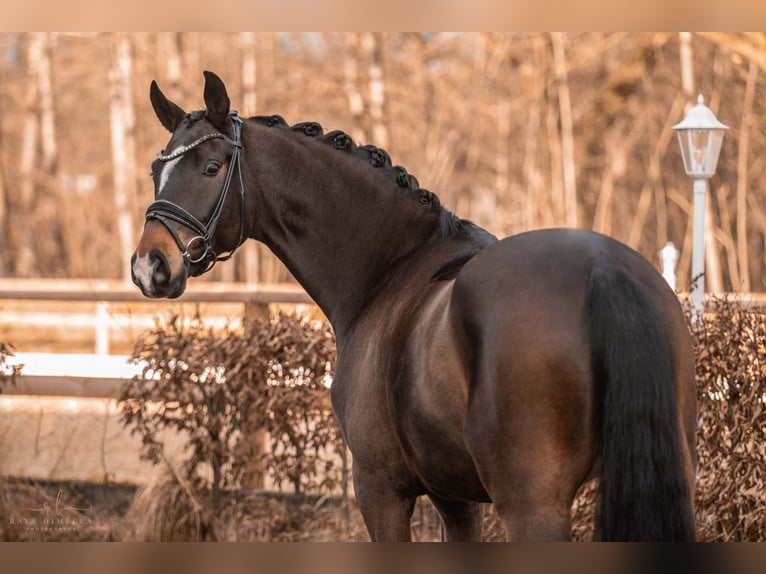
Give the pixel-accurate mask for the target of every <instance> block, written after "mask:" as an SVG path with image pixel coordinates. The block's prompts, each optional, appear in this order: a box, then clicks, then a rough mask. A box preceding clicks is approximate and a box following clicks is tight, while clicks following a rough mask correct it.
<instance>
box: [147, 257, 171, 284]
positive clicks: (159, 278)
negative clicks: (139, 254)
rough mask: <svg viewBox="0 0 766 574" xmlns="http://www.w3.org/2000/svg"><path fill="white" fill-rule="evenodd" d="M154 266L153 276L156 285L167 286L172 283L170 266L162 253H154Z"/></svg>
mask: <svg viewBox="0 0 766 574" xmlns="http://www.w3.org/2000/svg"><path fill="white" fill-rule="evenodd" d="M151 258H152V266H153V268H154V273H153V275H152V278H153V281H154V284H155V285H157V286H163V285H167V284H168V283H169V282H170V265H168V261H167V259H165V256H164V255H163V254H162V252H160V251H152V253H151Z"/></svg>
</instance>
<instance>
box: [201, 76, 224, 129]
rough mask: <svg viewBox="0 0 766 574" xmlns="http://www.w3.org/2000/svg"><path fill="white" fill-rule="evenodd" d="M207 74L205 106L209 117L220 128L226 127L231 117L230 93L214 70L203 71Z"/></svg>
mask: <svg viewBox="0 0 766 574" xmlns="http://www.w3.org/2000/svg"><path fill="white" fill-rule="evenodd" d="M203 74H204V76H205V106H206V107H207V117H208V119H209V120H210V121H211V123H212V124H213V125H214V126H216V127H218V128H219V129H224V128H225V127H226V123H227V119H228V117H229V105H230V102H229V95H228V94H227V93H226V86H224V85H223V81H222V80H221V78H219V77H218V76H216V75H215V74H214V73H213V72H203Z"/></svg>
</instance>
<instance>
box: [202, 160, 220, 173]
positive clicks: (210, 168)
mask: <svg viewBox="0 0 766 574" xmlns="http://www.w3.org/2000/svg"><path fill="white" fill-rule="evenodd" d="M219 169H221V166H220V165H219V164H217V163H216V162H214V161H210V162H208V164H207V165H206V166H205V175H215V174H217V173H218V170H219Z"/></svg>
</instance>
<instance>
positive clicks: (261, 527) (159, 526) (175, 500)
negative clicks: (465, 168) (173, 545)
mask: <svg viewBox="0 0 766 574" xmlns="http://www.w3.org/2000/svg"><path fill="white" fill-rule="evenodd" d="M223 494H224V496H223V498H224V501H223V504H222V505H221V506H220V508H219V509H218V510H217V512H216V513H214V514H213V513H211V512H210V508H211V507H210V500H209V499H210V491H209V490H191V489H190V488H189V486H188V484H185V482H184V481H183V479H181V477H179V476H178V475H177V474H174V473H172V472H169V473H167V474H165V475H163V476H161V477H160V478H158V479H157V480H155V481H154V482H153V483H152V484H149V485H147V486H145V487H143V488H142V489H141V490H140V491H139V492H138V494H137V495H136V498H135V500H134V502H133V504H132V506H131V507H130V510H129V511H128V513H127V514H126V515H125V517H124V519H123V520H122V524H124V525H126V527H125V529H124V531H123V533H122V535H123V537H122V541H124V542H157V541H188V540H225V541H229V542H300V541H304V542H308V541H311V542H330V541H338V540H368V539H369V538H368V537H367V532H366V530H365V529H364V524H363V522H362V519H361V515H360V514H359V512H358V509H356V508H354V512H352V514H351V520H350V521H349V520H348V518H347V517H346V516H345V514H344V510H343V503H342V501H340V500H339V499H337V498H331V497H328V496H327V495H324V496H321V497H318V496H307V495H303V496H300V497H296V496H294V495H284V496H281V495H277V494H275V493H263V492H255V491H250V490H232V491H225V492H224V493H223Z"/></svg>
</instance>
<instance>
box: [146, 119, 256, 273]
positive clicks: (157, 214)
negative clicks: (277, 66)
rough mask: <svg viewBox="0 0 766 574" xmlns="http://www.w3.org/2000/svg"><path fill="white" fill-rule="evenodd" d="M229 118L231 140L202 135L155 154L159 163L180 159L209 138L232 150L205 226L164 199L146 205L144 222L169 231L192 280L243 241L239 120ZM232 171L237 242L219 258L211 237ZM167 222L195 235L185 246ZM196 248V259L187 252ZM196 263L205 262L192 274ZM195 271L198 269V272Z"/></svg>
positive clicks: (243, 222) (221, 208) (228, 256)
mask: <svg viewBox="0 0 766 574" xmlns="http://www.w3.org/2000/svg"><path fill="white" fill-rule="evenodd" d="M229 115H230V117H231V121H232V125H233V127H234V139H231V138H230V137H228V136H226V135H224V134H222V133H211V134H207V135H204V136H202V137H201V138H199V139H197V140H195V141H193V142H192V143H190V144H188V145H185V146H183V147H181V148H179V149H177V150H176V151H174V152H173V153H170V154H167V155H165V153H164V151H159V152H157V159H159V160H160V161H162V162H168V161H172V160H174V159H177V158H179V157H181V156H182V155H184V154H185V153H187V152H188V151H190V150H192V149H194V148H195V147H197V146H198V145H201V144H203V143H205V142H206V141H210V140H212V139H222V140H224V141H226V142H228V143H230V144H231V145H232V147H233V148H234V150H233V151H232V154H231V160H230V161H229V169H228V170H227V172H226V178H225V179H224V182H223V186H222V188H221V192H220V193H219V194H218V201H217V202H216V204H215V207H214V208H213V211H212V213H211V214H210V217H209V218H208V221H207V224H204V223H202V222H201V221H200V220H199V219H197V218H196V217H194V216H193V215H192V214H191V213H189V212H188V211H187V210H186V209H184V208H183V207H181V206H180V205H177V204H175V203H173V202H172V201H169V200H167V199H157V200H156V201H154V202H153V203H152V204H151V205H149V207H148V208H147V210H146V220H147V221H148V220H150V219H156V220H157V221H159V222H160V223H162V224H163V225H164V226H165V228H166V229H167V230H168V231H169V232H170V235H171V236H172V237H173V239H174V240H175V242H176V245H178V248H179V249H180V250H181V256H182V257H183V260H184V265H186V269H187V271H188V273H189V275H190V276H192V277H197V276H199V275H202V274H203V273H206V272H207V271H210V269H212V268H213V266H214V265H215V264H216V263H217V262H218V261H226V260H227V259H230V258H231V256H232V255H234V251H236V249H237V248H238V247H239V246H240V245H242V242H243V241H244V240H245V237H244V234H245V186H244V182H243V181H242V168H241V165H240V158H239V154H240V151H241V149H242V119H241V118H240V117H239V116H238V115H237V112H235V111H232V112H231V113H230V114H229ZM234 171H237V173H238V174H239V198H240V215H239V241H238V242H237V245H236V246H235V247H234V248H233V249H231V250H230V251H229V252H228V253H225V254H223V255H219V254H217V253H216V252H215V251H214V250H213V235H214V234H215V230H216V227H217V226H218V222H219V220H220V219H221V213H223V208H224V205H225V204H226V197H227V196H228V194H229V187H230V186H231V180H232V176H233V174H234ZM171 221H174V222H176V223H180V224H181V225H184V226H185V227H188V228H189V229H191V230H192V231H193V232H194V233H196V235H195V236H194V237H192V238H191V239H190V240H189V241H188V242H187V243H186V244H184V242H183V241H181V238H180V237H179V236H178V233H177V232H176V230H175V229H173V226H172V225H171V224H170V222H171ZM197 245H202V246H204V248H205V249H204V251H203V252H202V255H200V256H198V257H192V255H191V254H190V253H189V252H190V250H191V249H192V247H194V246H197ZM199 263H206V265H205V266H204V267H201V268H198V269H197V270H196V271H195V270H194V269H193V266H194V265H197V264H199ZM199 269H201V271H200V270H199Z"/></svg>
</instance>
